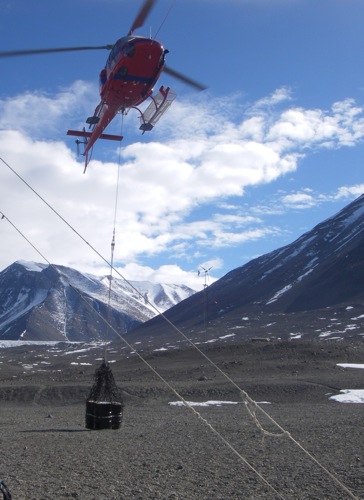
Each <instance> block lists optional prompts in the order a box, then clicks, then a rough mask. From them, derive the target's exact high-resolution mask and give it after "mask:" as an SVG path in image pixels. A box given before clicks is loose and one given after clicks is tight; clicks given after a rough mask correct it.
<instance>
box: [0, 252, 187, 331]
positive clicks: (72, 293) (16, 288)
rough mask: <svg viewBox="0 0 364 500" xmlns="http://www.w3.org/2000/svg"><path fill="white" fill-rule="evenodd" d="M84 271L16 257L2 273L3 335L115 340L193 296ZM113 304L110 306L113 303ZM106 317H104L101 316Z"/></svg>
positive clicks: (176, 288)
mask: <svg viewBox="0 0 364 500" xmlns="http://www.w3.org/2000/svg"><path fill="white" fill-rule="evenodd" d="M109 284H110V277H108V276H93V275H90V274H83V273H80V272H78V271H76V270H75V269H71V268H69V267H64V266H54V265H51V266H50V265H47V264H37V263H34V262H24V261H17V262H15V263H14V264H12V265H11V266H9V267H8V268H6V269H5V270H4V271H2V272H1V273H0V339H2V340H5V339H8V340H14V339H20V338H22V339H23V340H66V341H67V340H69V341H78V340H82V341H83V340H85V341H88V340H93V339H112V338H115V336H116V334H115V332H113V330H112V329H111V328H109V327H107V325H106V324H105V322H104V321H103V320H102V317H104V318H108V321H109V323H110V324H111V325H112V326H113V328H115V329H116V330H117V332H118V333H119V334H124V333H125V332H127V331H129V330H131V329H132V328H134V327H136V326H137V325H139V324H141V323H143V322H145V321H147V320H148V319H150V318H152V317H153V316H155V315H156V314H158V313H161V312H164V311H165V310H166V309H168V308H170V307H172V306H173V305H175V304H176V303H178V302H179V301H181V300H183V299H185V298H187V297H189V296H190V295H192V294H193V293H195V292H194V290H192V289H190V288H188V287H186V286H183V285H182V286H180V285H170V284H153V283H150V282H147V281H142V282H139V281H132V282H126V281H124V280H122V279H116V278H113V279H112V286H111V289H110V285H109ZM109 303H110V307H109ZM100 316H101V317H100Z"/></svg>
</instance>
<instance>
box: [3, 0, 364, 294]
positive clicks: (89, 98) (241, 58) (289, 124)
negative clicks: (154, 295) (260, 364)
mask: <svg viewBox="0 0 364 500" xmlns="http://www.w3.org/2000/svg"><path fill="white" fill-rule="evenodd" d="M141 5H142V0H140V1H139V0H133V1H131V0H128V1H127V0H62V2H58V1H55V0H33V1H32V2H29V1H28V0H4V1H2V2H1V3H0V47H1V51H7V50H17V49H19V50H20V49H30V48H49V47H52V48H53V47H70V46H84V45H105V44H112V43H114V42H115V41H116V40H117V39H118V38H120V37H122V36H124V35H125V34H126V33H127V32H128V31H129V28H130V26H131V24H132V22H133V19H134V17H135V15H136V14H137V12H138V9H139V8H140V6H141ZM363 22H364V2H363V1H362V0H320V1H319V2H318V1H317V0H159V1H158V2H157V4H156V6H155V7H154V8H153V10H152V12H151V13H150V16H149V17H148V20H147V21H146V23H145V25H144V26H143V27H142V28H140V29H139V30H137V32H136V34H138V35H144V36H152V37H154V38H156V39H157V40H159V41H160V42H161V43H162V44H163V45H164V47H165V48H167V49H168V50H169V53H168V55H167V64H168V66H170V67H171V68H173V69H176V70H178V71H180V72H182V73H185V74H187V75H188V76H190V77H191V78H193V79H195V80H197V81H199V82H202V83H203V84H205V85H206V86H207V87H208V88H207V90H205V91H203V92H197V91H195V90H193V89H191V88H190V87H188V86H186V85H184V84H183V83H181V82H180V81H176V80H174V79H172V78H171V77H170V76H168V75H167V74H162V76H161V78H160V80H159V82H158V83H157V85H156V87H155V91H158V89H159V86H160V85H164V86H170V87H171V88H172V89H173V90H174V91H175V92H176V93H177V98H176V100H175V101H174V103H173V104H172V106H171V107H170V109H169V110H168V111H167V113H166V114H165V115H164V116H163V117H162V118H161V120H160V121H159V122H158V123H157V125H156V126H155V128H154V129H153V130H152V131H151V132H147V133H145V134H144V135H141V133H140V131H139V124H140V123H139V115H138V112H137V111H136V110H131V111H130V112H129V113H128V115H127V116H125V117H124V118H122V117H121V116H118V117H116V119H115V120H114V122H113V123H112V124H111V125H110V127H109V129H108V132H109V133H114V134H120V133H121V134H122V135H123V136H124V139H123V141H122V142H121V143H117V142H111V141H101V140H100V141H98V142H97V143H96V145H95V147H94V150H93V156H92V158H93V159H92V161H91V162H90V164H89V167H88V169H87V171H86V173H85V174H83V157H82V156H81V157H78V156H77V151H76V146H75V138H72V137H69V136H67V135H66V131H67V130H68V129H69V128H71V129H78V128H80V129H81V128H82V127H83V126H85V120H86V118H87V117H88V116H90V115H92V114H93V110H94V108H95V107H96V105H97V104H98V102H99V99H98V98H99V94H98V75H99V72H100V70H101V69H102V68H103V67H104V65H105V62H106V59H107V56H108V53H107V51H106V50H105V51H93V52H74V53H63V54H51V55H37V56H32V57H16V58H2V59H0V74H1V83H0V159H1V161H0V213H1V214H3V215H5V218H3V219H2V220H0V242H1V244H0V270H2V269H5V268H6V267H7V266H8V265H10V264H12V263H13V262H14V261H16V260H28V261H36V262H42V261H43V260H42V258H45V259H46V260H47V261H49V262H52V263H54V264H61V265H66V266H71V267H74V268H76V269H78V270H80V271H83V272H88V273H91V274H97V275H100V274H109V273H110V268H109V266H108V262H110V260H111V242H112V238H113V234H115V250H114V255H113V262H114V266H115V268H117V270H118V272H120V273H121V274H122V276H124V277H125V278H127V279H128V280H150V281H156V282H168V283H171V282H172V283H178V284H185V285H187V286H190V287H192V288H194V289H195V290H200V289H202V288H203V286H204V284H205V283H207V284H210V283H212V282H213V281H214V280H216V279H219V278H221V277H222V276H224V275H225V274H226V273H227V272H229V271H230V270H232V269H235V268H237V267H239V266H242V265H244V264H246V263H247V262H249V261H250V260H251V259H253V258H256V257H258V256H259V255H262V254H265V253H267V252H270V251H273V250H275V249H277V248H280V247H282V246H284V245H287V244H289V243H292V242H293V241H294V240H296V239H297V238H298V237H299V236H301V235H302V234H303V233H305V232H307V231H309V230H310V229H312V228H313V227H314V226H315V225H316V224H318V223H320V222H321V221H323V220H325V219H326V218H328V217H331V216H332V215H334V214H335V213H337V212H338V211H339V210H341V209H342V208H343V207H345V206H346V205H347V204H349V203H350V202H351V201H352V200H354V199H355V198H356V197H358V196H359V195H361V194H362V193H363V192H364V180H363V175H362V163H363V156H364V143H363V139H364V75H363V71H362V54H363V47H364V30H363V28H362V27H363ZM147 105H148V103H145V105H143V106H141V108H142V109H145V108H146V106H147ZM114 223H115V233H113V231H114ZM100 256H101V257H100ZM204 269H208V270H209V271H208V273H205V271H204ZM199 270H200V271H202V272H201V273H200V275H199V274H198V271H199Z"/></svg>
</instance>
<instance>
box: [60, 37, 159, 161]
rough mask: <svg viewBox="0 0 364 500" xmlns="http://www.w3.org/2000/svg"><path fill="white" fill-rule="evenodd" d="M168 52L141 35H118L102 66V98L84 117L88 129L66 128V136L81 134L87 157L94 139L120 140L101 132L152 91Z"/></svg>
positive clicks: (154, 41)
mask: <svg viewBox="0 0 364 500" xmlns="http://www.w3.org/2000/svg"><path fill="white" fill-rule="evenodd" d="M166 53H167V51H166V50H165V49H164V48H163V46H162V45H161V44H160V43H159V42H157V41H156V40H152V39H150V38H144V37H141V36H133V35H131V36H125V37H123V38H120V39H119V40H118V41H117V42H116V43H115V45H114V46H113V48H112V49H111V51H110V54H109V57H108V59H107V62H106V66H105V68H104V69H103V70H102V71H101V73H100V97H101V101H100V103H99V104H98V106H97V107H96V109H95V112H94V115H93V116H91V117H89V118H87V120H86V122H87V123H88V124H89V125H90V129H92V131H90V132H86V131H83V132H79V131H74V130H69V131H68V132H67V134H68V135H77V136H78V137H84V138H85V139H86V140H85V150H84V155H85V156H86V161H85V166H87V163H88V152H89V151H90V150H91V148H92V146H93V145H94V144H95V142H96V141H97V139H99V138H102V139H111V140H118V141H120V140H121V139H122V136H116V135H108V134H103V131H104V130H105V128H106V127H107V126H108V125H109V123H110V122H111V121H112V119H113V118H114V117H115V115H116V114H117V113H119V112H124V111H126V110H127V109H129V108H133V107H136V106H138V105H139V104H141V103H142V102H143V101H145V100H146V99H147V98H148V97H149V96H151V95H152V93H153V87H154V85H155V83H156V82H157V80H158V78H159V77H160V74H161V72H162V71H163V68H164V59H165V55H166Z"/></svg>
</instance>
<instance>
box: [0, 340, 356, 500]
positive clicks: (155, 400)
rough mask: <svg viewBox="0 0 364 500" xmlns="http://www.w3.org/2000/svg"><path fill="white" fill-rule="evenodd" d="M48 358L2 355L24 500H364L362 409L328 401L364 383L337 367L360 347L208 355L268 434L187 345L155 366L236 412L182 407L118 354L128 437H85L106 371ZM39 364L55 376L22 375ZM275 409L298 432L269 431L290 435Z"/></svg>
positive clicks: (2, 391) (11, 477)
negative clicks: (95, 379)
mask: <svg viewBox="0 0 364 500" xmlns="http://www.w3.org/2000/svg"><path fill="white" fill-rule="evenodd" d="M42 349H43V351H42ZM44 349H45V348H39V349H37V350H36V351H33V352H30V351H29V349H20V348H16V349H3V350H1V353H0V354H1V356H0V360H1V361H0V362H1V364H0V397H1V410H0V443H1V451H2V453H1V459H0V478H1V479H3V480H4V481H5V482H6V483H7V484H8V486H9V488H10V489H11V492H12V495H13V499H14V500H21V499H24V500H25V499H26V500H32V499H34V500H41V499H44V500H46V499H47V500H48V499H49V500H50V499H52V500H54V499H58V498H59V499H63V498H77V499H84V500H91V499H95V500H96V499H97V500H99V499H110V500H111V499H143V500H144V499H168V500H172V499H181V500H182V499H183V500H193V499H201V500H203V499H206V500H207V499H221V500H222V499H225V500H228V499H229V500H230V499H278V498H285V499H292V500H293V499H330V500H335V499H346V498H361V499H362V498H364V475H363V464H364V454H363V437H362V436H363V423H364V418H363V417H364V412H363V410H364V407H363V405H361V404H341V403H336V402H333V401H330V400H329V394H333V393H337V392H338V391H339V390H340V389H345V388H352V389H355V388H363V385H364V381H363V374H364V372H363V370H350V369H348V370H340V369H338V368H337V363H340V362H353V363H354V362H356V363H358V362H360V360H361V362H362V363H363V362H364V357H363V356H364V345H363V344H360V343H358V344H350V345H344V344H342V343H341V344H332V345H329V344H325V345H323V346H322V345H320V344H317V343H297V344H295V346H294V348H293V347H292V346H291V345H288V344H286V343H277V344H276V345H274V346H272V345H269V346H261V345H260V346H257V345H252V344H250V343H246V344H242V345H229V346H222V347H221V346H220V347H211V348H209V350H208V351H207V354H208V356H209V357H210V358H211V359H213V360H214V362H215V363H216V364H217V365H218V366H219V367H220V368H221V369H222V370H223V371H224V373H226V374H228V376H229V377H231V378H232V379H233V380H235V381H237V383H238V384H239V386H240V387H242V388H244V390H247V391H248V393H249V394H250V396H251V397H253V398H254V399H255V400H256V401H258V402H261V403H259V404H258V406H259V407H260V408H261V409H262V410H263V411H264V412H261V411H260V410H259V409H258V410H257V412H256V414H257V416H258V420H259V422H260V424H261V425H262V426H263V427H264V429H265V430H266V431H267V432H265V433H264V432H262V430H261V429H260V428H259V426H258V425H257V423H256V421H255V420H254V419H253V418H252V416H251V415H250V413H249V412H248V411H247V405H246V404H245V403H244V402H243V401H242V399H241V397H240V395H239V392H238V391H237V390H236V388H235V387H232V386H231V384H230V383H229V382H228V381H226V379H225V380H224V377H221V374H220V373H217V374H216V370H215V369H214V368H213V367H212V368H211V367H210V366H209V365H208V363H207V364H206V362H205V361H203V362H201V359H199V358H198V356H197V355H196V354H195V353H194V352H193V351H191V350H189V349H186V350H180V351H175V352H172V353H168V352H166V353H160V354H158V355H157V354H150V355H146V358H147V359H148V362H149V363H150V364H151V366H153V368H155V369H156V370H157V371H158V373H160V374H162V376H163V377H165V379H168V382H169V383H170V384H172V385H173V387H174V388H175V389H176V390H177V391H179V393H180V394H182V395H183V397H184V398H186V399H187V400H189V401H206V400H211V399H215V400H222V401H235V402H236V403H237V404H234V405H233V404H225V405H221V406H208V407H201V406H198V407H194V409H195V411H193V410H191V408H187V407H183V406H172V405H170V404H169V403H170V402H172V401H176V399H177V398H176V395H175V394H173V393H172V392H171V391H170V390H169V389H168V387H166V386H165V384H163V383H162V382H161V381H160V380H158V379H157V378H156V376H155V374H153V373H152V372H151V371H150V370H149V369H147V368H146V367H145V366H144V365H143V363H141V362H140V361H139V360H137V359H135V358H133V357H122V356H120V357H118V356H117V355H116V356H115V360H114V359H113V361H115V363H114V364H113V365H112V367H113V372H114V375H115V379H116V381H117V383H118V385H119V386H121V388H122V389H123V394H124V402H125V411H124V415H123V422H122V425H121V428H120V429H117V430H102V431H93V430H88V429H86V427H85V401H86V398H87V393H88V390H89V389H90V387H91V384H92V375H93V372H94V371H95V368H97V363H96V362H95V361H94V362H93V365H91V366H89V365H86V364H84V365H82V369H81V366H80V365H78V366H77V365H75V364H73V365H72V361H71V359H73V360H75V359H77V357H76V352H75V353H74V355H73V358H72V357H71V358H70V356H67V357H66V356H63V358H62V360H60V353H59V352H57V355H55V354H54V355H50V354H49V352H46V351H45V350H44ZM117 351H118V349H117V347H116V348H115V352H117ZM99 354H100V353H93V356H94V357H93V359H95V357H96V356H98V355H99ZM36 359H37V360H38V362H39V360H40V359H44V360H45V361H44V362H45V363H47V365H46V369H45V370H44V371H36V370H35V371H32V372H29V368H28V370H27V371H26V372H25V371H24V369H23V368H22V367H24V364H25V363H27V364H28V366H29V364H31V363H34V360H36ZM65 359H67V362H66V361H65ZM83 359H84V362H85V363H86V362H88V361H85V358H83ZM97 359H98V358H97ZM89 361H92V360H91V358H89ZM73 363H76V361H73ZM196 411H197V412H198V413H196ZM265 412H266V413H268V415H269V416H270V417H271V418H272V419H274V420H276V421H277V422H278V423H279V425H280V426H281V427H282V428H284V429H285V430H286V431H287V432H289V433H290V434H289V435H287V434H284V435H280V436H276V435H275V436H272V435H270V434H269V432H270V433H274V434H277V433H279V432H280V430H279V429H278V428H277V427H276V426H275V425H274V424H273V423H272V421H271V419H270V418H268V417H266V415H265ZM290 436H291V437H290ZM294 440H295V441H297V442H298V443H300V446H298V445H297V444H296V443H295V442H294ZM301 447H303V448H304V449H305V450H306V451H307V453H309V454H310V455H311V456H312V457H315V458H316V460H317V461H318V462H319V464H320V465H319V464H317V463H316V462H315V461H314V460H313V459H312V458H311V457H309V456H308V454H307V453H306V452H305V451H304V450H303V449H302V448H301ZM324 469H326V470H324ZM329 473H330V474H331V476H330V475H329ZM335 479H336V480H337V481H339V482H340V483H342V484H339V483H338V482H336V481H335ZM342 485H345V486H346V487H347V488H348V490H349V491H350V492H351V495H352V496H350V493H349V492H348V491H346V490H345V488H344V487H343V486H342Z"/></svg>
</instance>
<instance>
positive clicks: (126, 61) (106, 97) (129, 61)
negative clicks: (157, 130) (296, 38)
mask: <svg viewBox="0 0 364 500" xmlns="http://www.w3.org/2000/svg"><path fill="white" fill-rule="evenodd" d="M155 3H156V0H145V1H144V3H143V5H142V7H141V9H140V10H139V12H138V14H137V16H136V18H135V20H134V22H133V24H132V25H131V28H130V30H129V32H128V34H127V35H126V36H123V37H122V38H120V39H118V40H117V41H116V43H115V44H114V45H102V46H83V47H65V48H53V49H52V48H50V49H34V50H18V51H10V52H0V57H13V56H23V55H33V54H47V53H55V52H70V51H83V50H99V49H106V50H109V51H110V53H109V56H108V59H107V61H106V65H105V67H104V68H103V69H102V70H101V72H100V76H99V86H100V98H101V99H100V103H99V104H98V105H97V106H96V108H95V111H94V113H93V115H92V116H90V117H88V118H87V119H86V123H87V124H88V126H89V127H88V130H86V128H85V127H84V128H83V130H81V131H80V130H68V131H67V135H70V136H76V137H77V138H78V139H77V140H76V144H77V150H78V153H79V145H80V144H83V145H84V148H83V153H82V155H83V156H85V167H84V173H85V172H86V169H87V166H88V163H89V161H90V160H91V154H92V149H93V146H94V144H95V142H96V141H97V140H98V139H107V140H113V141H119V142H120V141H121V140H122V139H123V136H122V135H112V134H106V133H104V130H105V129H106V127H107V126H108V125H109V123H110V122H111V121H112V120H113V119H114V118H115V116H116V115H117V114H118V113H122V114H126V113H127V112H128V111H129V110H130V109H136V110H137V111H138V112H139V113H140V122H141V124H140V127H139V128H140V130H141V131H142V133H143V134H144V133H145V132H147V131H150V130H152V129H153V127H154V125H155V124H156V123H157V121H158V120H159V118H160V117H161V116H162V115H163V114H164V113H165V112H166V111H167V109H168V108H169V106H170V105H171V104H172V102H173V101H174V99H175V97H176V94H175V92H173V90H171V88H170V87H167V88H165V87H163V86H161V87H160V88H159V92H158V93H157V94H155V95H154V94H153V92H154V86H155V84H156V83H157V81H158V80H159V78H160V76H161V73H162V72H163V71H164V72H165V73H167V74H169V75H171V76H172V77H174V78H177V79H179V80H181V81H183V82H184V83H186V84H187V85H190V86H192V87H194V88H195V89H197V90H204V89H206V87H205V86H204V85H202V84H200V83H198V82H196V81H195V80H192V79H191V78H189V77H187V76H185V75H183V74H182V73H179V72H177V71H175V70H173V69H171V68H169V67H168V66H167V65H166V63H165V58H166V55H167V54H168V50H167V49H165V48H164V47H163V45H162V44H161V43H160V42H158V41H157V40H155V39H152V38H146V37H143V36H136V35H134V31H135V30H136V29H138V28H140V27H142V26H143V24H144V22H145V20H146V19H147V17H148V15H149V13H150V11H151V9H152V7H153V6H154V4H155ZM149 98H150V100H151V102H150V104H149V106H148V107H147V109H146V110H145V111H143V112H142V111H141V110H140V109H139V108H138V106H139V105H140V104H142V103H143V102H144V101H146V100H147V99H149Z"/></svg>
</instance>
